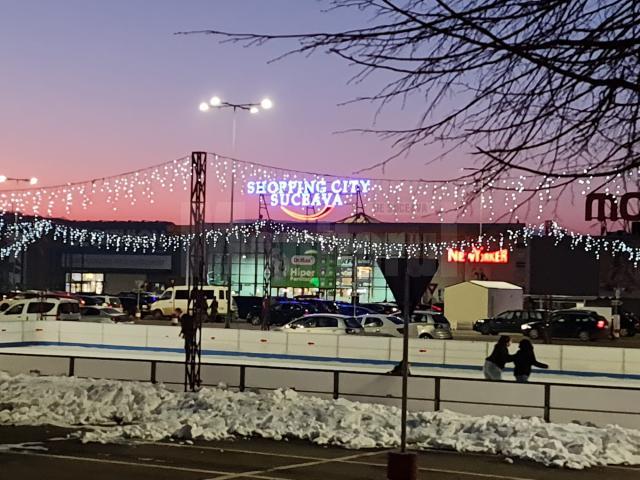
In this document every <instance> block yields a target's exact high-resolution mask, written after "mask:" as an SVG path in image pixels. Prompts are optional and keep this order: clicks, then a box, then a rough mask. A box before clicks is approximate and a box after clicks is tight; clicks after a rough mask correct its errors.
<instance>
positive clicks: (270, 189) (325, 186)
mask: <svg viewBox="0 0 640 480" xmlns="http://www.w3.org/2000/svg"><path fill="white" fill-rule="evenodd" d="M369 190H371V180H361V179H341V178H336V179H330V180H326V179H324V178H318V179H313V180H308V179H302V180H250V181H248V182H247V184H246V192H247V193H248V194H249V195H264V196H265V197H266V198H268V202H269V205H270V206H272V207H280V209H281V210H282V211H283V212H284V213H286V214H287V215H288V216H290V217H291V218H294V219H296V220H302V221H308V220H319V219H321V218H324V217H326V216H327V215H329V214H330V213H331V212H332V211H333V209H334V208H336V207H341V206H343V205H344V204H345V200H346V199H345V196H346V195H355V194H357V193H358V192H360V193H362V194H366V193H368V192H369ZM298 209H304V213H303V212H300V211H297V210H298ZM311 209H313V212H312V213H307V211H309V210H311Z"/></svg>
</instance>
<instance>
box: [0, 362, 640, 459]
mask: <svg viewBox="0 0 640 480" xmlns="http://www.w3.org/2000/svg"><path fill="white" fill-rule="evenodd" d="M408 422H409V441H410V443H411V444H412V445H413V446H414V447H416V448H426V447H437V448H451V449H455V450H457V451H460V452H486V453H496V454H502V455H505V456H508V457H512V458H521V459H528V460H533V461H536V462H540V463H543V464H545V465H548V466H559V467H568V468H585V467H590V466H596V465H607V464H630V465H636V464H640V431H638V430H631V429H625V428H622V427H619V426H615V425H608V426H606V427H604V428H596V427H590V426H584V425H578V424H567V425H558V424H549V423H545V422H544V421H543V420H541V419H539V418H522V417H501V416H495V415H487V416H483V417H473V416H469V415H464V414H459V413H454V412H450V411H442V412H420V413H410V414H409V420H408ZM0 424H19V425H37V424H53V425H59V426H79V425H83V426H87V425H88V426H92V428H91V429H89V430H85V431H83V432H82V433H81V438H82V439H83V441H86V442H105V443H106V442H119V441H123V440H127V439H134V440H146V441H157V440H161V439H164V438H169V437H173V438H177V439H182V440H191V439H196V438H199V439H204V440H214V439H215V440H218V439H226V438H231V437H233V436H234V435H242V436H251V435H258V436H262V437H265V438H273V439H276V440H280V439H282V438H285V437H293V438H300V439H305V440H310V441H312V442H314V443H317V444H320V445H340V446H344V447H348V448H373V447H395V446H397V445H398V444H399V442H400V410H399V409H397V408H395V407H389V406H384V405H372V404H365V403H358V402H351V401H348V400H345V399H340V400H324V399H320V398H316V397H310V396H306V395H299V394H298V393H296V392H295V391H292V390H277V391H273V392H264V393H251V392H244V393H238V392H232V391H229V390H226V389H224V388H205V389H202V390H201V391H200V392H198V393H187V394H185V393H181V392H180V393H177V392H173V391H171V390H168V389H167V388H165V387H163V386H162V385H151V384H148V383H137V382H118V381H110V380H87V379H78V378H73V377H71V378H70V377H32V376H28V375H18V376H10V375H8V374H6V373H3V372H0Z"/></svg>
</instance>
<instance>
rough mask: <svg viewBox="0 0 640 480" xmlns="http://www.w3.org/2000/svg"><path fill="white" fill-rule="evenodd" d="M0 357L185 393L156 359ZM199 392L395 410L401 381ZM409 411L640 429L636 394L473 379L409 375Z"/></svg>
mask: <svg viewBox="0 0 640 480" xmlns="http://www.w3.org/2000/svg"><path fill="white" fill-rule="evenodd" d="M8 352H10V350H9V349H7V352H5V353H3V352H2V349H1V348H0V369H2V370H5V371H8V372H9V373H12V374H18V373H26V374H28V373H36V374H40V375H74V376H78V377H90V378H106V379H113V380H137V381H146V382H153V383H158V382H161V383H163V384H165V385H166V386H167V387H169V388H172V389H176V390H182V389H183V382H184V365H183V363H182V362H178V361H169V360H153V359H131V358H127V357H123V358H122V359H118V358H113V357H109V358H107V357H106V355H105V357H102V358H99V357H92V358H89V357H85V356H82V354H81V352H80V353H78V354H74V353H71V352H69V353H64V352H63V355H62V356H52V355H50V354H42V355H41V354H38V353H37V350H34V352H33V353H8ZM201 378H202V382H203V385H204V386H215V385H219V384H220V383H224V384H225V385H226V386H227V387H228V388H231V389H233V390H240V391H246V390H273V389H278V388H292V389H295V390H296V391H298V392H300V393H303V394H309V395H314V396H319V397H322V398H336V399H337V398H346V399H349V400H353V401H360V402H367V403H378V404H384V405H393V406H396V407H399V406H400V404H401V398H402V397H401V392H402V378H401V377H400V376H394V375H389V374H383V373H366V372H354V371H345V370H340V369H339V367H338V369H333V368H332V369H331V370H329V369H327V368H324V369H323V368H322V366H321V364H320V365H319V366H318V367H317V368H315V367H307V366H305V368H304V369H302V368H300V367H298V368H296V367H273V366H260V365H244V364H242V363H241V362H237V363H233V362H230V363H226V362H225V364H211V363H207V364H203V365H202V367H201ZM408 407H409V409H410V410H412V411H434V410H441V409H447V410H452V411H456V412H461V413H468V414H470V415H487V414H495V415H525V416H538V417H542V418H544V419H545V420H547V421H551V422H561V423H562V422H571V421H583V422H589V423H591V424H595V425H599V426H602V425H606V424H611V423H616V424H619V425H622V426H624V427H627V428H637V429H640V388H628V387H604V386H589V385H572V384H557V383H537V382H533V383H528V384H519V383H514V382H489V381H485V380H481V379H472V378H451V377H439V376H431V375H420V374H418V375H411V376H410V377H409V379H408Z"/></svg>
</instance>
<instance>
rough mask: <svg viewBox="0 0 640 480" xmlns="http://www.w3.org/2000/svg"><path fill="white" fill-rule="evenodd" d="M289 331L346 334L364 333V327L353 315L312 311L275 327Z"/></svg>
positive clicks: (277, 329)
mask: <svg viewBox="0 0 640 480" xmlns="http://www.w3.org/2000/svg"><path fill="white" fill-rule="evenodd" d="M273 330H274V331H279V332H288V333H324V334H330V335H345V334H359V333H362V327H361V326H360V324H359V323H358V322H357V321H356V319H355V318H353V317H348V316H346V315H339V314H336V313H312V314H311V315H305V316H304V317H301V318H297V319H296V320H292V321H291V322H289V323H287V324H285V325H283V326H282V327H277V328H274V329H273Z"/></svg>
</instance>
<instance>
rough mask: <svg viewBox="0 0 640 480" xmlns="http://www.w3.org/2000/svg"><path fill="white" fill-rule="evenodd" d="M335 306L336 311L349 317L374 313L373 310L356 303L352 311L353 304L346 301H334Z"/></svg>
mask: <svg viewBox="0 0 640 480" xmlns="http://www.w3.org/2000/svg"><path fill="white" fill-rule="evenodd" d="M336 306H337V307H338V313H339V314H340V315H346V316H349V317H359V316H361V315H367V314H369V313H375V312H374V311H373V310H369V309H368V308H365V307H362V306H360V305H356V308H355V311H354V308H353V304H352V303H348V302H336Z"/></svg>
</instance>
